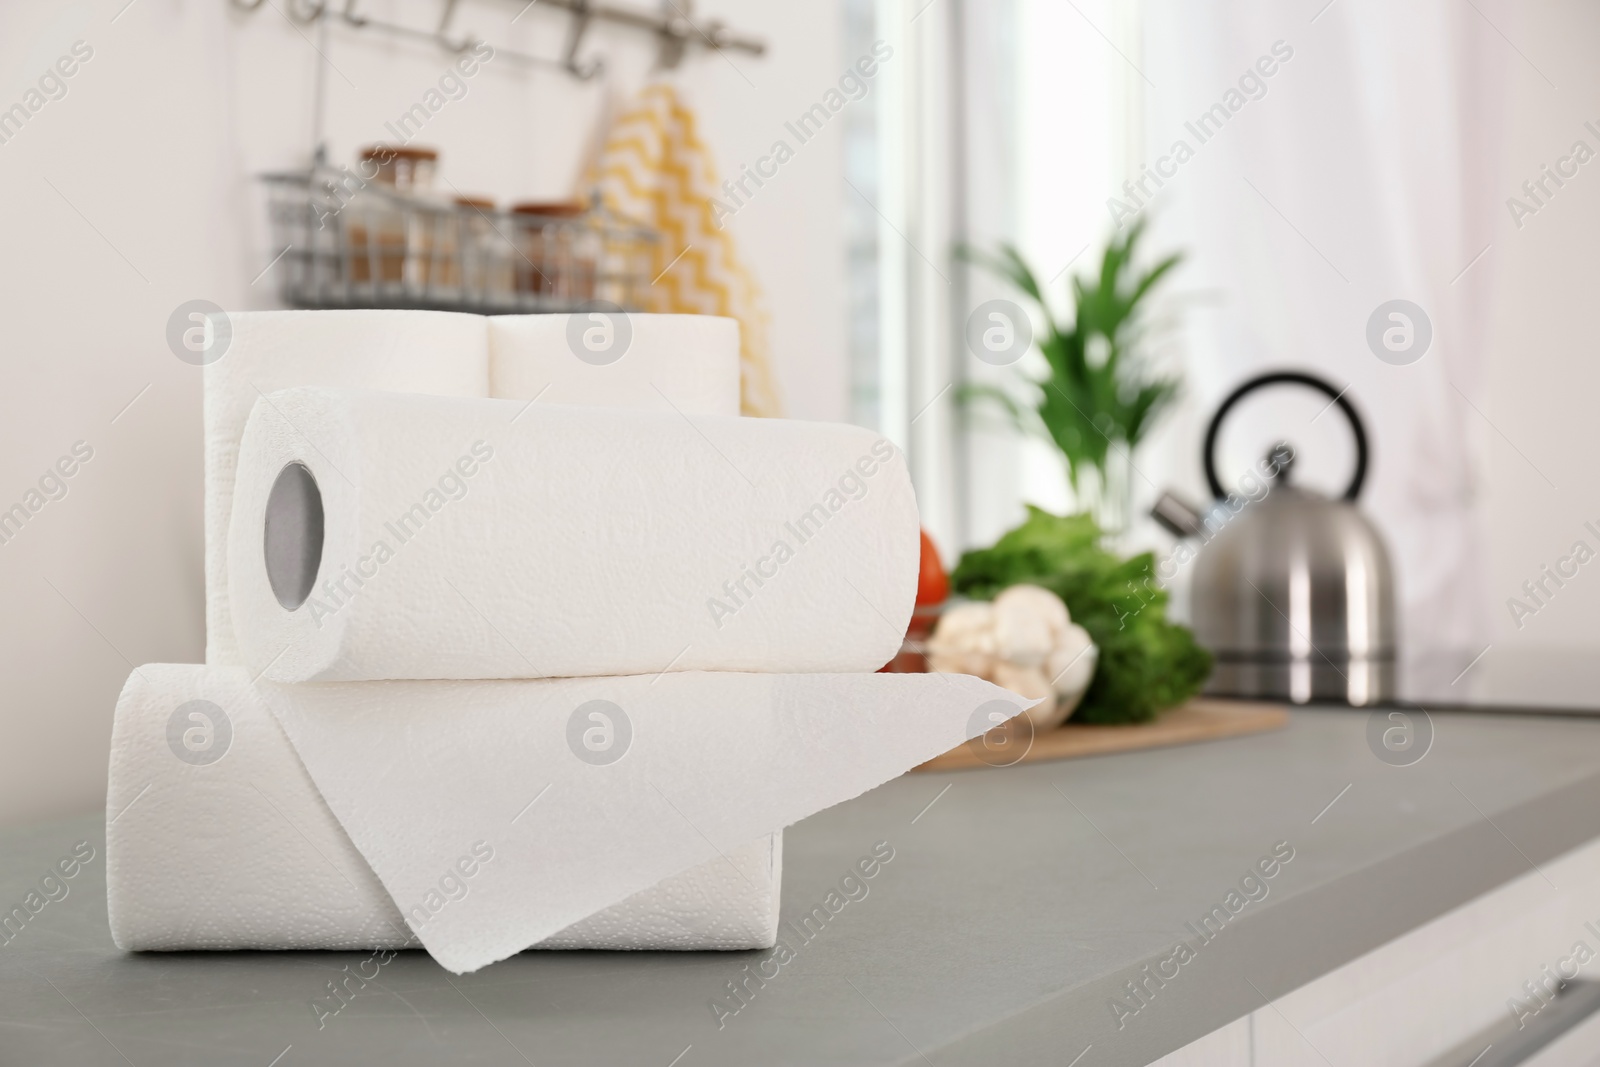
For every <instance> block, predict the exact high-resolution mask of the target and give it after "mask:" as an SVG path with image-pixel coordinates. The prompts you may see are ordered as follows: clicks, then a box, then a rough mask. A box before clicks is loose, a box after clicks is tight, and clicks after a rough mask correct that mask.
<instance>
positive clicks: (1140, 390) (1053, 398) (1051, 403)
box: [961, 219, 1182, 542]
mask: <svg viewBox="0 0 1600 1067" xmlns="http://www.w3.org/2000/svg"><path fill="white" fill-rule="evenodd" d="M1143 233H1144V220H1142V219H1141V220H1140V221H1138V222H1135V223H1134V224H1133V225H1132V226H1130V227H1128V229H1127V230H1126V231H1123V232H1122V233H1120V234H1113V235H1112V237H1111V240H1110V241H1109V242H1107V244H1106V248H1105V252H1104V253H1103V254H1102V256H1101V258H1100V269H1099V273H1098V274H1097V275H1094V276H1090V277H1088V278H1082V277H1074V278H1073V279H1072V281H1071V297H1072V316H1071V319H1070V321H1065V320H1063V319H1061V318H1058V317H1057V316H1056V314H1055V312H1054V310H1053V309H1052V307H1051V304H1050V301H1049V300H1048V299H1047V298H1046V296H1045V293H1044V288H1043V287H1042V286H1041V285H1040V284H1039V281H1038V276H1037V275H1036V274H1035V273H1034V271H1033V269H1032V268H1031V267H1030V266H1029V265H1028V263H1027V261H1026V260H1024V259H1023V258H1022V255H1021V254H1020V253H1019V252H1018V251H1017V250H1016V249H1015V248H1014V247H1012V246H1010V245H1002V246H1001V247H1000V251H999V252H998V253H997V254H994V255H988V254H985V253H981V252H976V251H973V250H971V249H963V250H962V251H961V254H962V255H963V256H965V258H967V259H969V260H971V261H973V262H976V263H978V264H980V265H982V266H985V267H987V268H989V269H990V270H992V271H994V272H995V273H996V274H999V275H1000V276H1001V277H1004V278H1006V279H1007V280H1008V281H1010V282H1011V283H1012V284H1014V285H1015V286H1016V287H1017V288H1018V289H1020V290H1021V291H1022V292H1023V294H1025V295H1026V296H1027V297H1028V298H1029V299H1030V300H1031V301H1032V302H1033V304H1034V306H1035V308H1036V309H1037V311H1038V313H1039V317H1040V318H1042V319H1043V321H1044V333H1043V335H1042V336H1041V337H1040V338H1039V340H1038V347H1039V351H1040V352H1041V353H1042V354H1043V355H1044V358H1045V363H1046V366H1047V370H1046V373H1045V374H1044V376H1043V377H1039V378H1034V377H1024V382H1025V383H1026V386H1027V390H1028V393H1030V394H1031V395H1028V396H1026V397H1024V398H1023V399H1019V398H1018V397H1017V396H1016V395H1015V394H1014V393H1013V392H1012V391H1011V390H1009V389H1006V388H1002V387H1000V386H996V385H988V384H976V385H969V386H967V387H966V388H964V389H963V390H962V399H963V400H964V401H972V400H983V399H987V400H991V401H995V402H997V403H998V404H999V405H1000V407H1001V408H1002V410H1004V411H1005V412H1006V414H1007V415H1008V416H1009V417H1010V419H1011V421H1012V423H1013V424H1014V425H1016V426H1017V427H1018V428H1019V429H1021V430H1023V431H1024V432H1032V433H1042V434H1043V435H1044V436H1046V437H1048V438H1049V440H1050V441H1052V442H1053V443H1054V444H1055V446H1056V448H1057V449H1059V450H1060V452H1061V455H1062V457H1063V458H1064V459H1065V460H1066V467H1067V472H1066V473H1067V480H1068V483H1069V484H1070V485H1071V487H1072V492H1073V496H1074V498H1075V499H1076V500H1077V501H1078V502H1079V506H1080V508H1081V509H1083V510H1086V511H1088V512H1089V513H1091V514H1092V515H1093V516H1094V518H1095V521H1096V522H1097V523H1098V524H1099V526H1100V528H1101V529H1102V530H1103V531H1105V534H1106V536H1107V537H1108V539H1110V540H1111V541H1113V542H1115V541H1116V540H1118V539H1119V538H1121V537H1122V536H1123V535H1124V534H1125V533H1126V532H1127V530H1128V524H1129V521H1130V519H1131V517H1132V516H1131V514H1130V511H1131V507H1132V502H1131V492H1132V481H1131V475H1132V470H1133V452H1134V450H1135V449H1137V448H1138V447H1139V444H1140V443H1141V442H1142V441H1143V440H1144V438H1145V436H1146V435H1147V434H1149V432H1150V430H1151V428H1152V427H1153V426H1154V425H1155V423H1156V421H1157V420H1158V419H1159V418H1160V417H1161V415H1162V414H1163V413H1164V412H1165V411H1166V410H1167V408H1168V407H1170V406H1171V404H1172V402H1173V401H1174V400H1176V399H1177V397H1178V391H1179V386H1180V382H1179V379H1178V378H1177V377H1161V376H1159V375H1157V374H1155V373H1154V372H1153V371H1152V369H1151V367H1150V366H1149V359H1148V355H1147V353H1146V351H1145V344H1146V341H1147V330H1148V328H1149V324H1150V323H1149V317H1148V314H1147V305H1148V303H1149V300H1150V297H1151V294H1152V293H1153V292H1154V290H1155V288H1156V286H1157V285H1158V284H1159V283H1160V282H1161V280H1162V279H1163V278H1165V277H1166V275H1167V274H1168V273H1169V272H1170V271H1171V270H1172V268H1173V267H1175V266H1177V264H1178V262H1179V261H1180V259H1181V258H1182V257H1181V256H1179V255H1171V256H1167V257H1166V258H1164V259H1162V260H1160V261H1159V262H1157V263H1156V264H1155V265H1153V266H1151V267H1149V268H1148V269H1144V268H1141V267H1140V266H1139V265H1138V264H1137V263H1136V262H1135V256H1136V253H1137V250H1138V244H1139V239H1140V237H1141V236H1142V235H1143Z"/></svg>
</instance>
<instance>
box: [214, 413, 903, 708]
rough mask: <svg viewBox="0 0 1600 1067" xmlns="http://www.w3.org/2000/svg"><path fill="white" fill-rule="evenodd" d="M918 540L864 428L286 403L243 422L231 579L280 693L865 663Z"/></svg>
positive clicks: (875, 659) (891, 471)
mask: <svg viewBox="0 0 1600 1067" xmlns="http://www.w3.org/2000/svg"><path fill="white" fill-rule="evenodd" d="M306 472H309V475H310V478H307V476H306ZM312 480H314V485H313V484H311V483H312ZM275 493H276V494H277V495H276V496H274V494H275ZM269 516H271V517H270V518H269ZM264 542H265V544H266V551H265V552H263V544H264ZM918 545H919V540H918V519H917V507H916V499H915V496H914V494H913V492H912V489H911V482H910V477H909V475H908V473H907V470H906V464H905V458H904V456H903V455H902V454H901V453H900V451H899V450H898V449H896V448H895V447H894V446H893V445H892V444H890V443H889V442H888V441H887V440H885V439H883V438H880V437H878V436H877V435H876V434H873V433H870V432H868V431H866V430H863V429H860V428H858V427H853V426H844V425H832V424H822V423H805V422H796V421H787V420H764V419H763V420H757V419H742V418H726V417H717V416H694V417H690V416H687V415H685V414H683V413H679V412H652V411H623V410H613V409H600V408H579V407H563V406H546V405H543V404H534V405H531V406H530V405H527V404H519V403H516V402H512V401H501V400H464V399H453V398H444V397H422V396H406V395H401V394H397V393H375V392H365V391H359V390H330V389H290V390H284V391H282V392H279V393H275V394H272V395H271V396H269V397H265V398H263V399H262V400H261V401H260V402H259V403H258V404H257V405H256V408H255V410H254V412H253V414H252V415H251V419H250V423H249V426H248V427H247V429H246V431H245V439H244V442H243V444H242V445H241V448H240V461H239V473H238V486H237V489H236V495H235V501H234V514H233V522H232V527H231V530H230V548H229V568H228V569H229V580H230V583H231V593H230V600H231V602H232V607H233V612H234V627H235V630H236V632H237V634H238V638H239V642H240V645H241V648H242V651H243V653H244V659H245V663H246V665H247V666H249V667H250V668H251V670H252V672H253V673H255V674H257V675H264V676H265V677H266V678H268V679H270V680H275V681H283V682H300V681H310V680H338V681H348V680H370V679H406V678H526V677H564V676H594V675H620V674H647V673H648V674H655V673H659V672H663V671H670V670H678V671H682V670H734V671H737V670H752V671H770V672H785V671H789V672H797V671H817V672H850V671H867V672H870V671H873V670H876V669H877V668H878V667H880V666H882V665H883V664H884V663H886V662H887V661H888V660H889V659H890V658H891V657H892V656H893V655H894V654H895V652H896V651H897V650H898V648H899V647H900V642H901V639H902V636H903V634H904V633H905V628H906V624H907V621H908V620H909V618H910V614H911V609H912V602H913V600H914V598H915V594H916V572H917V559H918V551H919V549H918ZM269 560H271V561H273V562H272V563H271V564H270V565H269Z"/></svg>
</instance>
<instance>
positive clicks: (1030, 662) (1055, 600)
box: [994, 585, 1072, 667]
mask: <svg viewBox="0 0 1600 1067" xmlns="http://www.w3.org/2000/svg"><path fill="white" fill-rule="evenodd" d="M1070 625H1072V617H1071V616H1069V615H1068V614H1067V606H1066V605H1065V604H1063V603H1062V602H1061V598H1060V597H1058V596H1056V595H1055V594H1054V593H1052V592H1051V591H1050V590H1048V589H1044V588H1042V587H1040V586H1037V585H1014V586H1012V587H1011V588H1009V589H1006V590H1004V591H1003V592H1002V593H1001V594H1000V595H999V596H997V597H995V598H994V640H995V653H996V654H997V655H998V656H999V657H1000V658H1001V659H1004V660H1010V661H1011V662H1012V663H1020V664H1024V665H1025V666H1029V667H1036V666H1039V665H1040V664H1042V663H1044V661H1045V659H1046V657H1048V656H1049V655H1050V653H1051V651H1052V650H1053V649H1054V648H1055V647H1056V644H1057V643H1058V642H1059V641H1060V640H1061V637H1062V635H1063V634H1064V633H1065V632H1066V629H1067V627H1068V626H1070Z"/></svg>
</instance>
